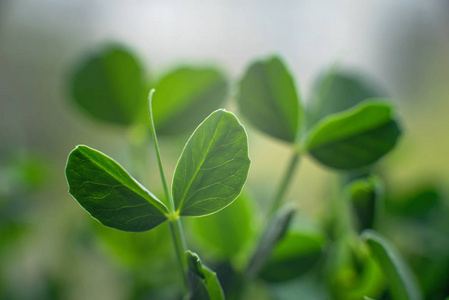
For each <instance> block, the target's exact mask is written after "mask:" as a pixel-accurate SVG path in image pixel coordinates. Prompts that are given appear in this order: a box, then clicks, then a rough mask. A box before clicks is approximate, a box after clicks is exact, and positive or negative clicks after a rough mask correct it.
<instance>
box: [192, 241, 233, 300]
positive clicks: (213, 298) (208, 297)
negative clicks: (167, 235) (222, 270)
mask: <svg viewBox="0 0 449 300" xmlns="http://www.w3.org/2000/svg"><path fill="white" fill-rule="evenodd" d="M186 256H187V263H188V266H189V272H188V275H189V276H188V279H189V289H190V295H189V299H192V300H203V299H204V300H224V299H225V297H224V293H223V289H222V288H221V285H220V282H219V281H218V278H217V274H216V273H215V272H214V271H212V270H211V269H209V268H208V267H207V266H205V265H203V263H202V262H201V260H200V258H199V256H198V254H196V253H195V252H191V251H189V250H187V251H186Z"/></svg>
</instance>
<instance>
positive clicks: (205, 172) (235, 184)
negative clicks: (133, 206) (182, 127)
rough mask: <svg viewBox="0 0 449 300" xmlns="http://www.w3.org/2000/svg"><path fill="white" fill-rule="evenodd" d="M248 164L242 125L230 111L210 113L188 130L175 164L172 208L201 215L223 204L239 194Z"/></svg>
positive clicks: (182, 213)
mask: <svg viewBox="0 0 449 300" xmlns="http://www.w3.org/2000/svg"><path fill="white" fill-rule="evenodd" d="M249 165H250V160H249V157H248V142H247V137H246V132H245V129H244V128H243V127H242V125H241V124H240V123H239V121H238V120H237V118H236V117H235V116H234V115H233V114H232V113H229V112H226V111H224V110H217V111H216V112H214V113H212V114H211V115H210V116H209V117H208V118H207V119H206V120H204V122H203V123H202V124H201V125H200V126H199V127H198V128H197V129H196V130H195V132H194V133H193V134H192V136H191V137H190V139H189V141H188V142H187V144H186V146H185V147H184V150H183V151H182V154H181V157H180V159H179V161H178V164H177V166H176V170H175V174H174V175H173V185H172V190H173V199H174V202H175V205H176V210H177V211H178V212H179V214H180V215H183V216H205V215H209V214H212V213H215V212H217V211H219V210H221V209H223V208H225V207H226V206H228V205H229V204H231V202H232V201H234V199H235V198H236V197H237V196H238V195H239V194H240V192H241V190H242V187H243V185H244V184H245V182H246V178H247V176H248V170H249Z"/></svg>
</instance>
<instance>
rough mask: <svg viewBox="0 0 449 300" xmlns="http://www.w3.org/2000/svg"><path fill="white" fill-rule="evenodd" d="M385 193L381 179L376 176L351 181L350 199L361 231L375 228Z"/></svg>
mask: <svg viewBox="0 0 449 300" xmlns="http://www.w3.org/2000/svg"><path fill="white" fill-rule="evenodd" d="M382 194H383V187H382V184H381V182H380V179H379V178H377V177H374V176H371V177H368V178H362V179H358V180H355V181H353V182H351V185H350V195H351V196H350V199H351V204H352V208H353V209H354V213H355V217H356V219H357V221H358V225H359V228H360V231H362V230H364V229H368V228H373V225H374V220H375V216H376V213H377V211H378V207H379V205H380V203H379V201H381V197H382Z"/></svg>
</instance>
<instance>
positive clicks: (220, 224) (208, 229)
mask: <svg viewBox="0 0 449 300" xmlns="http://www.w3.org/2000/svg"><path fill="white" fill-rule="evenodd" d="M253 216H254V211H253V210H252V208H251V206H250V203H249V199H248V197H247V196H246V195H244V194H240V196H239V197H238V198H237V199H236V200H235V201H234V203H233V204H232V205H229V206H228V207H226V208H225V209H223V210H221V211H219V212H218V213H216V214H214V215H212V216H208V217H207V218H195V219H192V229H193V232H194V234H195V237H196V239H198V240H199V241H200V242H201V243H202V244H203V245H205V246H207V249H208V250H209V251H210V252H211V253H214V254H215V255H217V256H219V257H221V258H227V259H231V258H233V257H234V256H235V255H237V254H238V253H239V252H240V250H242V248H243V247H244V246H245V245H246V244H247V243H248V240H249V239H250V238H251V235H252V233H253V228H252V226H253V223H254V218H253Z"/></svg>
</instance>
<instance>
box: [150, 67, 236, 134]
mask: <svg viewBox="0 0 449 300" xmlns="http://www.w3.org/2000/svg"><path fill="white" fill-rule="evenodd" d="M155 89H156V92H157V93H156V100H155V101H154V102H153V113H154V122H155V126H156V130H157V132H158V134H162V135H174V134H179V133H185V132H191V131H193V130H194V129H195V128H196V127H197V126H198V124H199V123H200V122H201V121H203V120H204V119H205V118H206V117H207V116H208V115H209V114H210V112H211V111H214V110H216V109H218V108H220V107H221V106H222V104H223V102H224V100H225V99H226V97H227V95H228V82H227V80H226V78H225V77H224V75H223V74H222V73H220V72H219V71H218V70H215V69H211V68H203V69H191V68H180V69H177V70H175V71H173V72H171V73H169V74H168V75H166V76H165V77H163V78H162V79H161V80H160V81H159V82H158V83H157V84H156V86H155Z"/></svg>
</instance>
